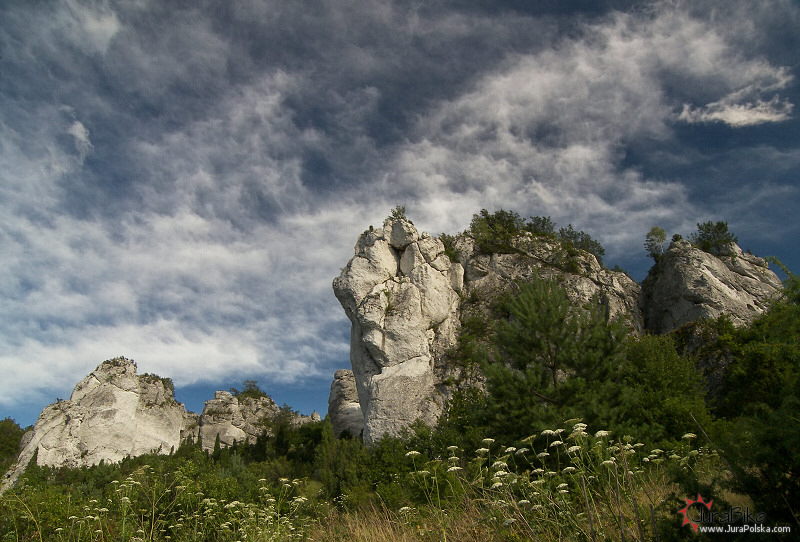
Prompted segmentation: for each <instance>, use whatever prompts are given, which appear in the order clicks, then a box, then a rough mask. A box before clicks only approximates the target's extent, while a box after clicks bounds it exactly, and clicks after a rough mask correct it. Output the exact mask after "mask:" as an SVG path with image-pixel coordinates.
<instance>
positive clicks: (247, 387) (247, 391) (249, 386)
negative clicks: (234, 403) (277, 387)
mask: <svg viewBox="0 0 800 542" xmlns="http://www.w3.org/2000/svg"><path fill="white" fill-rule="evenodd" d="M230 392H231V395H233V396H234V397H236V398H241V399H244V398H245V397H249V398H251V399H256V400H258V399H261V398H262V397H269V395H267V393H266V392H265V391H264V390H262V389H261V388H259V387H258V382H257V381H256V380H245V381H244V382H243V383H242V391H239V390H237V389H236V388H231V389H230Z"/></svg>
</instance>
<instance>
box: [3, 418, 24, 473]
mask: <svg viewBox="0 0 800 542" xmlns="http://www.w3.org/2000/svg"><path fill="white" fill-rule="evenodd" d="M24 434H25V430H24V429H22V428H21V427H20V426H19V425H17V422H15V421H14V420H12V419H11V418H6V419H4V420H2V421H0V473H3V472H6V471H7V470H8V469H9V467H11V464H12V463H14V461H15V460H16V459H17V454H18V453H19V443H20V441H21V440H22V435H24Z"/></svg>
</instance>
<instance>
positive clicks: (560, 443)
mask: <svg viewBox="0 0 800 542" xmlns="http://www.w3.org/2000/svg"><path fill="white" fill-rule="evenodd" d="M562 444H564V443H563V442H561V441H560V440H554V441H553V442H551V443H550V448H553V447H554V446H561V445H562Z"/></svg>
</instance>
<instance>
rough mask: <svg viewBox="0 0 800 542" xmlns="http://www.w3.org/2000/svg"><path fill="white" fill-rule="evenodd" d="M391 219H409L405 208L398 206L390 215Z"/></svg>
mask: <svg viewBox="0 0 800 542" xmlns="http://www.w3.org/2000/svg"><path fill="white" fill-rule="evenodd" d="M389 218H391V219H393V220H406V221H407V220H408V218H407V217H406V208H405V206H403V205H398V206H397V207H395V208H394V209H392V212H391V214H390V215H389Z"/></svg>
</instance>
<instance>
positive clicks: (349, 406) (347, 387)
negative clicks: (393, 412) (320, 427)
mask: <svg viewBox="0 0 800 542" xmlns="http://www.w3.org/2000/svg"><path fill="white" fill-rule="evenodd" d="M328 419H329V420H330V422H331V426H332V427H333V434H334V436H336V438H339V437H341V436H342V435H343V434H344V433H345V432H347V433H349V434H350V435H351V436H353V437H355V438H361V432H362V431H363V430H364V415H363V414H362V412H361V404H360V403H359V402H358V391H357V390H356V378H355V376H354V375H353V371H348V370H347V369H340V370H338V371H336V373H335V374H334V375H333V382H332V383H331V394H330V396H329V398H328Z"/></svg>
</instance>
